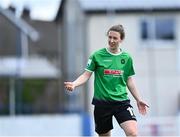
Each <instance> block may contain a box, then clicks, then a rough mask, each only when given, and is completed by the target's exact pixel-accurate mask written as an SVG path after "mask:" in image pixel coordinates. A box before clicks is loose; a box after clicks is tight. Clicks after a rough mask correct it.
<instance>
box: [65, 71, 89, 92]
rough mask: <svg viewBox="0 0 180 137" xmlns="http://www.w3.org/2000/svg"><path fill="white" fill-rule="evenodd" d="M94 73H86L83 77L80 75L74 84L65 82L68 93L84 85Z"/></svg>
mask: <svg viewBox="0 0 180 137" xmlns="http://www.w3.org/2000/svg"><path fill="white" fill-rule="evenodd" d="M91 75H92V72H90V71H85V72H84V73H83V74H82V75H80V76H79V77H78V78H77V79H76V80H75V81H73V82H64V87H65V88H66V89H67V90H68V91H73V90H74V89H75V88H76V87H78V86H81V85H83V84H84V83H86V81H87V80H88V79H89V78H90V77H91Z"/></svg>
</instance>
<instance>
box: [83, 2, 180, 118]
mask: <svg viewBox="0 0 180 137" xmlns="http://www.w3.org/2000/svg"><path fill="white" fill-rule="evenodd" d="M80 4H81V7H82V8H83V9H84V11H85V13H86V17H85V18H86V22H87V24H86V25H87V26H86V27H87V31H86V32H87V34H86V35H87V48H88V49H87V51H88V56H89V55H90V54H91V53H93V52H94V51H96V50H98V49H100V48H103V47H107V46H108V45H107V37H106V32H107V30H108V29H109V27H110V26H112V25H114V24H123V26H124V27H125V32H126V37H125V40H124V42H123V44H122V45H121V46H122V49H123V50H126V51H128V52H129V53H130V54H131V55H132V57H133V58H134V66H135V70H136V75H135V79H136V83H137V85H138V88H139V90H140V93H141V95H142V97H143V98H144V100H146V101H147V102H148V103H149V105H150V109H149V115H150V116H171V115H177V114H178V111H179V109H180V108H179V104H178V103H179V95H180V70H179V68H180V67H179V64H180V58H179V56H180V12H179V11H180V3H179V2H178V1H175V0H174V1H168V0H166V1H163V2H158V1H153V2H152V1H149V2H147V1H145V0H134V1H133V2H132V1H130V0H128V1H126V2H125V1H123V0H112V1H111V2H110V1H108V0H103V2H102V0H101V1H93V0H80ZM92 81H93V80H92V79H91V81H90V83H89V92H88V93H89V94H90V97H92V94H93V92H92V91H93V82H92ZM130 98H132V97H130ZM132 104H133V105H134V106H135V101H134V100H132ZM135 109H136V111H137V108H136V107H135Z"/></svg>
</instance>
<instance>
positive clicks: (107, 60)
mask: <svg viewBox="0 0 180 137" xmlns="http://www.w3.org/2000/svg"><path fill="white" fill-rule="evenodd" d="M103 61H104V62H111V61H112V60H110V59H105V60H103Z"/></svg>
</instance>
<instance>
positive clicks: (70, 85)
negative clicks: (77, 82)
mask: <svg viewBox="0 0 180 137" xmlns="http://www.w3.org/2000/svg"><path fill="white" fill-rule="evenodd" d="M64 87H65V88H66V90H68V91H73V90H74V89H75V86H74V83H73V82H64Z"/></svg>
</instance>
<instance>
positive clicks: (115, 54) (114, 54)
mask: <svg viewBox="0 0 180 137" xmlns="http://www.w3.org/2000/svg"><path fill="white" fill-rule="evenodd" d="M106 51H107V52H108V53H109V54H111V55H113V56H117V55H120V54H121V53H122V52H123V51H122V49H121V48H120V52H119V53H112V52H110V51H109V50H108V48H106Z"/></svg>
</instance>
